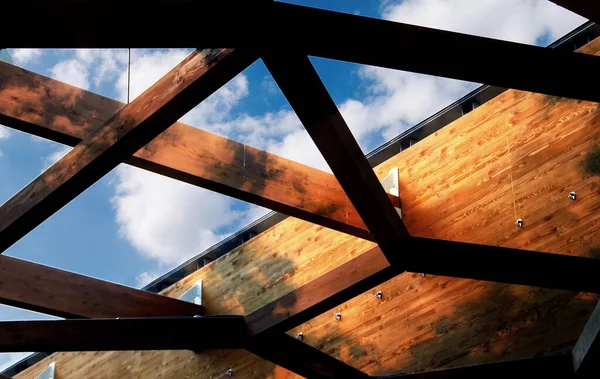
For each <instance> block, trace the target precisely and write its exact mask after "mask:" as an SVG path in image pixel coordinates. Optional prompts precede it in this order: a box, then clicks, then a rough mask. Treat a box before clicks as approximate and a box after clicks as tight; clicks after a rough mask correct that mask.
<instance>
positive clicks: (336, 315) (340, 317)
mask: <svg viewBox="0 0 600 379" xmlns="http://www.w3.org/2000/svg"><path fill="white" fill-rule="evenodd" d="M335 319H336V320H338V321H342V314H341V313H340V312H338V313H336V314H335Z"/></svg>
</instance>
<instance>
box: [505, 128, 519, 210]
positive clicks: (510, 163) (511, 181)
mask: <svg viewBox="0 0 600 379" xmlns="http://www.w3.org/2000/svg"><path fill="white" fill-rule="evenodd" d="M506 147H507V148H508V170H509V171H510V187H511V188H512V201H513V210H514V212H515V220H516V219H517V203H516V202H515V185H514V184H513V174H512V161H511V159H510V144H509V143H508V137H506Z"/></svg>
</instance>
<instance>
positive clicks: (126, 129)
mask: <svg viewBox="0 0 600 379" xmlns="http://www.w3.org/2000/svg"><path fill="white" fill-rule="evenodd" d="M255 59H256V56H255V55H254V54H253V53H249V52H246V51H243V50H233V49H208V50H204V51H199V52H194V53H192V54H191V55H190V56H188V57H187V58H186V59H184V60H183V61H182V62H181V63H180V64H179V65H177V66H176V67H175V68H174V69H172V70H171V71H170V72H169V73H167V74H166V75H165V76H164V77H163V78H161V79H160V80H159V81H158V82H156V83H155V84H154V85H153V86H152V87H150V88H149V89H148V90H147V91H145V92H144V93H143V94H141V95H140V96H139V97H138V98H136V99H135V100H134V101H133V102H131V103H130V104H128V105H127V106H125V107H124V108H123V109H121V110H120V111H119V112H118V113H117V114H116V115H115V116H114V117H112V118H111V119H109V120H108V121H107V122H106V124H105V125H104V126H103V127H101V128H99V129H98V130H96V131H95V132H93V133H91V134H90V135H89V136H88V137H87V138H86V139H84V140H83V141H82V142H80V143H79V144H78V145H77V146H75V147H74V148H73V150H71V151H70V152H69V153H68V154H67V155H65V156H64V157H63V158H61V159H60V160H59V161H58V162H56V163H55V164H54V165H52V166H51V167H50V168H49V169H48V170H46V171H45V172H44V173H43V174H41V175H40V176H39V177H38V178H36V179H35V180H33V181H32V182H31V183H30V184H28V185H27V186H26V187H25V188H23V189H22V190H21V191H20V192H19V193H17V194H16V195H15V196H13V197H12V198H11V199H10V200H8V201H7V202H6V203H4V204H3V205H2V207H0V252H3V251H5V250H6V249H7V248H8V247H9V246H11V245H12V244H13V243H15V242H16V241H18V240H19V239H20V238H21V237H23V236H24V235H25V234H27V233H29V232H30V231H31V230H32V229H33V228H35V227H36V226H37V225H39V224H40V223H41V222H43V221H44V220H46V219H47V218H48V217H50V216H51V215H52V214H53V213H54V212H56V211H57V210H59V209H60V208H62V207H63V206H64V205H65V204H67V203H68V202H69V201H71V200H72V199H73V198H74V197H76V196H77V195H78V194H80V193H81V192H83V191H84V190H85V189H87V188H88V187H89V186H91V185H92V184H94V183H95V182H96V181H97V180H98V179H100V178H101V177H102V176H104V175H105V174H107V173H108V172H109V171H110V170H112V169H113V168H115V167H116V166H117V165H118V164H119V163H121V162H122V161H123V160H124V159H126V158H128V157H129V156H131V155H132V154H133V153H135V152H136V151H137V150H139V149H140V148H141V147H143V146H144V145H146V144H147V143H148V142H150V141H151V140H152V139H153V138H155V137H156V136H157V135H159V134H160V133H161V132H162V131H164V130H165V129H167V128H168V127H169V126H170V125H171V124H172V123H174V122H175V121H177V119H179V118H180V117H182V116H183V115H185V114H186V113H187V112H188V111H190V110H191V109H192V108H193V107H194V106H196V105H197V104H198V103H199V102H200V101H202V100H203V99H205V98H206V97H208V96H209V95H210V94H212V93H213V92H214V91H216V90H217V89H218V88H219V87H221V86H222V85H224V84H225V83H227V81H229V80H230V79H232V78H233V77H234V76H235V75H237V74H238V73H239V72H241V71H242V70H243V69H244V68H246V67H247V66H248V65H250V64H251V63H252V62H254V60H255Z"/></svg>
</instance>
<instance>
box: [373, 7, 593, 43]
mask: <svg viewBox="0 0 600 379" xmlns="http://www.w3.org/2000/svg"><path fill="white" fill-rule="evenodd" d="M382 13H383V17H384V18H385V19H388V20H393V21H398V22H405V23H409V24H415V25H421V26H428V27H432V28H437V29H444V30H451V31H455V32H461V33H468V34H475V35H480V36H485V37H491V38H497V39H503V40H509V41H514V42H521V43H528V44H535V43H536V41H537V40H538V38H541V37H544V36H548V37H549V39H550V40H555V39H557V38H559V37H561V36H562V35H564V34H566V33H568V32H569V31H571V30H572V29H574V28H575V27H576V26H578V25H580V24H582V23H583V22H585V19H584V18H582V17H581V16H579V15H576V14H574V13H572V12H569V11H567V10H565V9H564V8H561V7H559V6H557V5H556V4H554V3H551V2H550V1H547V0H482V1H472V0H404V1H401V2H398V1H387V2H384V6H383V12H382Z"/></svg>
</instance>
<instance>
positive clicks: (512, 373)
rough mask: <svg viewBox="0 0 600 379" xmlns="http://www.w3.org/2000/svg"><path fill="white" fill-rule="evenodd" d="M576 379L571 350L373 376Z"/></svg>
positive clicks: (389, 378) (390, 378)
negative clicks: (485, 362)
mask: <svg viewBox="0 0 600 379" xmlns="http://www.w3.org/2000/svg"><path fill="white" fill-rule="evenodd" d="M510 377H515V378H524V377H525V378H561V379H563V378H564V379H568V378H575V377H577V378H579V377H580V376H576V375H575V372H574V371H573V364H572V361H571V353H570V352H567V353H559V354H552V355H546V356H542V357H536V358H528V359H517V360H513V361H505V362H496V363H487V364H481V365H474V366H465V367H457V368H451V369H447V370H436V371H428V372H421V373H411V374H396V375H383V376H376V378H381V379H384V378H385V379H482V378H494V379H495V378H497V379H506V378H510Z"/></svg>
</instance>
